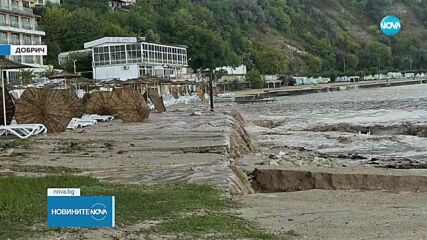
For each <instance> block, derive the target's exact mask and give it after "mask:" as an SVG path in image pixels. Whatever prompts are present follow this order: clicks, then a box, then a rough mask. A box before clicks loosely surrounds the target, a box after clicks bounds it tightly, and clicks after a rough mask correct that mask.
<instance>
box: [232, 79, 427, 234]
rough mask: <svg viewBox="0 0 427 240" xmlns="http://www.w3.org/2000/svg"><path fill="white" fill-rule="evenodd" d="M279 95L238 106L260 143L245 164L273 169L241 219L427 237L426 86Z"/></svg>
mask: <svg viewBox="0 0 427 240" xmlns="http://www.w3.org/2000/svg"><path fill="white" fill-rule="evenodd" d="M278 100H279V102H278V103H277V104H270V105H247V106H241V107H240V108H241V111H242V113H243V115H244V117H245V118H246V120H247V121H248V122H249V123H248V128H247V129H248V131H249V133H250V135H251V137H252V139H253V143H254V145H255V147H256V148H257V150H256V151H255V152H254V153H251V154H249V155H247V156H245V157H244V158H243V159H242V161H241V163H242V165H243V166H244V167H245V168H246V170H247V171H248V172H252V171H253V170H254V169H258V170H259V171H263V170H268V171H271V172H270V173H267V172H264V175H262V174H261V176H262V177H258V178H257V176H251V177H252V181H254V182H256V181H259V182H258V184H259V183H261V184H264V187H261V188H258V190H259V191H262V192H264V193H258V194H255V195H250V196H245V197H243V198H242V201H243V203H244V205H245V206H246V207H245V208H244V209H243V210H242V215H243V216H245V217H247V218H249V219H251V220H255V221H257V222H259V223H261V224H262V225H263V226H264V227H265V228H267V229H269V230H271V231H274V232H288V231H291V232H292V233H296V235H297V237H296V238H297V239H425V238H426V236H427V202H425V201H423V200H422V199H427V193H426V186H425V180H426V176H427V171H426V170H425V169H426V168H427V137H426V136H427V135H426V132H427V131H426V129H427V105H426V103H427V85H414V86H404V87H393V88H380V89H369V90H354V91H345V92H333V93H319V94H311V95H304V96H294V97H283V98H279V99H278ZM368 133H369V134H368ZM280 171H281V172H280ZM255 175H256V174H255ZM258 176H260V175H258ZM331 176H333V177H331ZM352 179H353V180H354V182H348V184H347V183H343V182H342V181H350V180H352ZM370 181H372V182H370ZM417 185H418V186H417ZM383 186H384V189H385V190H387V191H382V190H383V189H382V187H383ZM310 189H311V190H310ZM368 190H372V191H368ZM295 191H296V192H295Z"/></svg>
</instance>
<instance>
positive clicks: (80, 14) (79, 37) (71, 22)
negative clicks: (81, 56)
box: [61, 8, 104, 51]
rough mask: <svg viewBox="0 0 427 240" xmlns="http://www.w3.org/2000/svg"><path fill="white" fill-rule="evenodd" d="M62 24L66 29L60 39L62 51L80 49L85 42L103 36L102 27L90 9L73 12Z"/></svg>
mask: <svg viewBox="0 0 427 240" xmlns="http://www.w3.org/2000/svg"><path fill="white" fill-rule="evenodd" d="M64 24H65V26H66V28H65V30H64V34H63V36H62V38H61V43H62V46H63V47H62V48H61V50H62V51H71V50H78V49H82V48H83V44H84V43H85V42H89V41H92V40H94V39H97V38H100V37H102V36H103V32H104V28H103V25H102V24H101V21H100V20H99V18H98V17H97V16H96V15H95V12H93V11H92V10H90V9H84V8H79V9H77V10H75V11H74V12H73V13H72V14H70V15H69V16H68V17H67V18H66V20H65V22H64Z"/></svg>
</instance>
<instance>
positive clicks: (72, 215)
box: [47, 196, 115, 228]
mask: <svg viewBox="0 0 427 240" xmlns="http://www.w3.org/2000/svg"><path fill="white" fill-rule="evenodd" d="M47 211H48V213H47V220H48V227H66V228H68V227H77V228H78V227H82V228H83V227H84V228H101V227H114V226H115V198H114V197H112V196H108V197H48V207H47Z"/></svg>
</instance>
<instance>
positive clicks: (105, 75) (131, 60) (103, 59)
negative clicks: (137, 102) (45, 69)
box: [58, 37, 188, 80]
mask: <svg viewBox="0 0 427 240" xmlns="http://www.w3.org/2000/svg"><path fill="white" fill-rule="evenodd" d="M84 47H85V50H86V51H87V50H89V51H91V52H92V69H93V78H94V79H96V80H111V79H120V80H128V79H135V78H139V77H142V76H156V77H162V78H169V79H179V78H180V77H181V76H182V75H184V74H186V73H187V72H186V70H187V69H186V68H187V66H188V58H187V47H185V46H171V45H162V44H155V43H148V42H145V41H144V40H138V39H137V38H136V37H105V38H101V39H97V40H95V41H92V42H88V43H85V44H84ZM65 55H66V54H65V53H64V54H62V55H61V54H60V56H58V57H59V58H60V59H61V58H63V59H65Z"/></svg>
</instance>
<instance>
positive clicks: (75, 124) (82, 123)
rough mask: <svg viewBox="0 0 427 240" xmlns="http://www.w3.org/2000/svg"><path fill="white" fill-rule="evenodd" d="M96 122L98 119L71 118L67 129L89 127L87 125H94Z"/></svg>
mask: <svg viewBox="0 0 427 240" xmlns="http://www.w3.org/2000/svg"><path fill="white" fill-rule="evenodd" d="M97 122H98V121H96V120H91V119H80V118H73V119H71V121H70V122H69V123H68V126H67V129H76V128H83V127H89V126H93V125H95V124H96V123H97Z"/></svg>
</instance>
